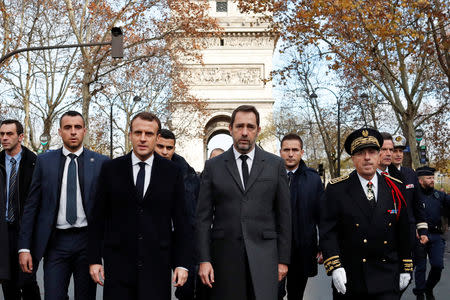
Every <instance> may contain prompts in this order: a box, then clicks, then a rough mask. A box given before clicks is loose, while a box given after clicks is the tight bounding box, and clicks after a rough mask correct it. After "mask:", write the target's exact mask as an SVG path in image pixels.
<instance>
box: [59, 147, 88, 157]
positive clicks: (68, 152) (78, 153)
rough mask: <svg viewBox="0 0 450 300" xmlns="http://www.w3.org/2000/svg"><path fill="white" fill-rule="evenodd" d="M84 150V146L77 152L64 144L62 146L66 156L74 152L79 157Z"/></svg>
mask: <svg viewBox="0 0 450 300" xmlns="http://www.w3.org/2000/svg"><path fill="white" fill-rule="evenodd" d="M83 150H84V147H81V148H80V149H78V150H77V151H76V152H70V151H69V150H68V149H67V148H66V147H64V146H63V147H62V153H63V155H64V156H68V155H69V154H71V153H73V154H75V155H76V156H77V157H80V155H81V153H83Z"/></svg>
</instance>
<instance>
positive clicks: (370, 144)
mask: <svg viewBox="0 0 450 300" xmlns="http://www.w3.org/2000/svg"><path fill="white" fill-rule="evenodd" d="M382 144H383V138H382V136H381V135H380V133H379V132H378V131H376V130H374V129H371V128H361V129H359V130H356V131H354V132H352V133H351V134H350V135H349V136H348V137H347V139H346V141H345V150H346V151H347V153H348V154H349V155H351V158H352V161H353V164H354V166H355V169H356V170H355V171H353V172H352V173H351V174H350V175H347V176H343V177H339V178H336V179H333V180H331V181H330V183H329V184H328V186H327V188H326V190H325V195H324V197H322V199H321V215H320V225H319V231H320V248H321V250H322V252H323V258H324V265H325V269H326V271H327V274H328V275H331V276H332V281H333V299H355V300H356V299H358V300H360V299H365V300H368V299H373V300H391V299H392V300H393V299H399V291H400V290H402V289H404V288H405V287H406V286H407V285H408V282H409V280H410V279H411V275H410V272H411V271H412V259H411V249H410V242H409V225H408V216H407V212H406V209H405V199H404V197H403V194H404V186H403V184H402V183H401V182H400V181H398V180H397V179H395V178H393V177H390V176H389V175H387V174H386V173H384V172H383V174H378V173H377V172H376V168H377V162H378V158H379V150H380V148H381V145H382Z"/></svg>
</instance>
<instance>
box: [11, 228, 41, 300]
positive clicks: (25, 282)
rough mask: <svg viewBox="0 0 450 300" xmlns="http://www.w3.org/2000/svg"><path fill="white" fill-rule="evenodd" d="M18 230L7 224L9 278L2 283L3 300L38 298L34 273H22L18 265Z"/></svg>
mask: <svg viewBox="0 0 450 300" xmlns="http://www.w3.org/2000/svg"><path fill="white" fill-rule="evenodd" d="M18 230H19V227H18V226H17V225H15V224H10V225H8V239H9V259H10V262H11V263H10V266H11V280H8V281H6V282H3V283H2V289H3V296H4V297H5V300H21V299H23V300H40V299H41V294H40V291H39V286H38V284H37V282H36V273H33V274H26V273H23V272H22V271H21V269H20V266H19V254H18V252H17V251H18V250H17V236H18ZM35 269H37V267H35Z"/></svg>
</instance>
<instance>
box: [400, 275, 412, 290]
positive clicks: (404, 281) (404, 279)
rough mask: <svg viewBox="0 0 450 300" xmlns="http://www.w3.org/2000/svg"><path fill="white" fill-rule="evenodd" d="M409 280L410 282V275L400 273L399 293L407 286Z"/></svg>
mask: <svg viewBox="0 0 450 300" xmlns="http://www.w3.org/2000/svg"><path fill="white" fill-rule="evenodd" d="M410 280H411V274H409V273H400V291H403V290H404V289H405V288H406V287H407V286H408V283H409V281H410Z"/></svg>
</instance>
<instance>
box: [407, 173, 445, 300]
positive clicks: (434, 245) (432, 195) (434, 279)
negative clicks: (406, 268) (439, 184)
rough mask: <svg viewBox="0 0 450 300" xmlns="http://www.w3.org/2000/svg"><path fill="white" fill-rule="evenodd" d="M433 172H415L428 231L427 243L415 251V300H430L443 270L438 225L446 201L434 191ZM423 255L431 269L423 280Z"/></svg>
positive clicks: (442, 240)
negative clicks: (428, 261)
mask: <svg viewBox="0 0 450 300" xmlns="http://www.w3.org/2000/svg"><path fill="white" fill-rule="evenodd" d="M434 172H435V169H433V168H430V167H428V166H425V167H420V168H417V169H416V173H417V176H418V177H419V183H420V193H421V197H422V201H423V203H424V204H425V212H426V218H427V222H428V229H429V242H428V243H426V244H425V245H423V244H420V243H417V244H416V248H415V263H416V271H415V277H416V288H415V289H414V290H413V292H414V294H415V295H416V296H417V299H418V300H419V299H424V294H425V296H426V299H427V300H434V299H435V297H434V295H433V288H434V287H435V286H436V284H437V283H438V282H439V280H440V279H441V273H442V269H443V268H444V249H445V240H444V239H443V238H442V236H441V234H442V233H443V232H444V228H442V223H441V215H442V213H443V209H445V208H447V209H448V208H450V197H449V196H448V195H447V194H445V193H443V192H440V191H438V190H435V189H434ZM427 255H428V257H429V259H430V265H431V269H430V272H429V273H428V278H427V279H426V280H425V277H426V276H425V275H426V274H425V273H426V268H427Z"/></svg>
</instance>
